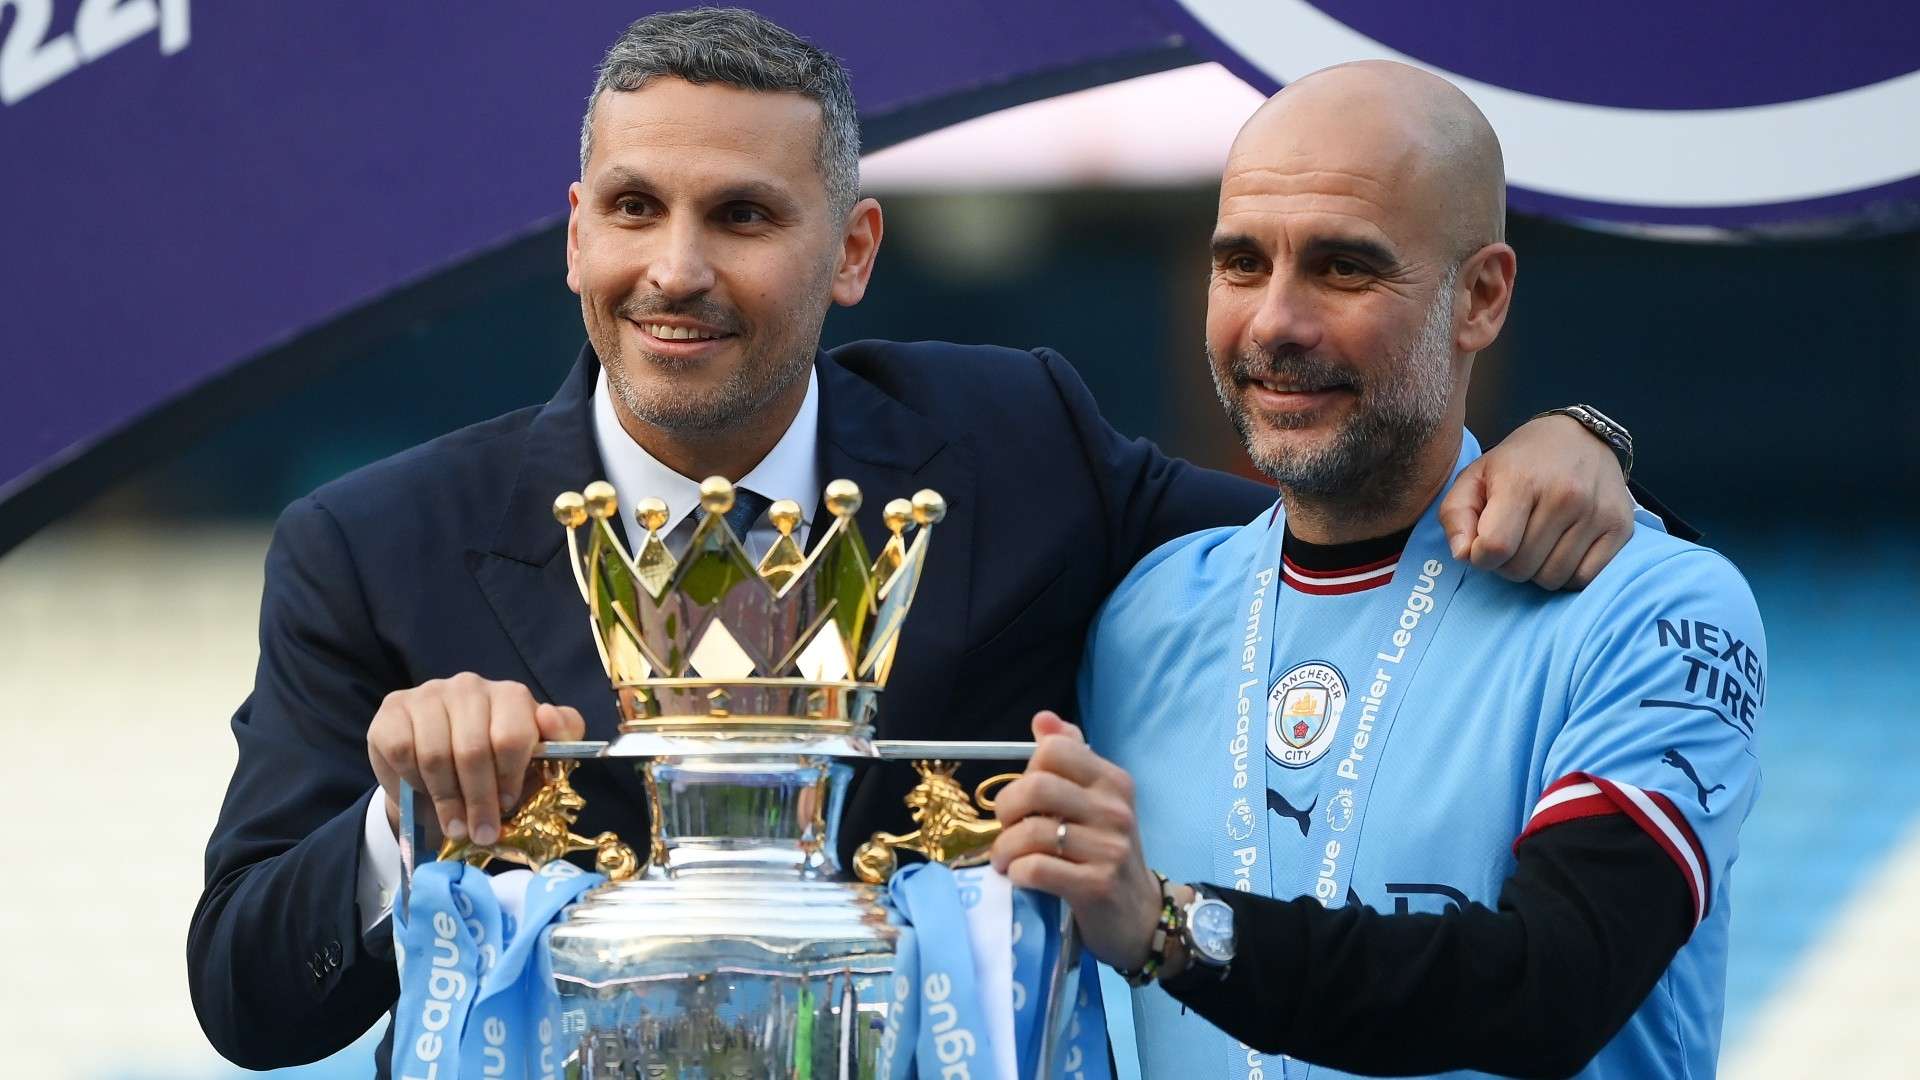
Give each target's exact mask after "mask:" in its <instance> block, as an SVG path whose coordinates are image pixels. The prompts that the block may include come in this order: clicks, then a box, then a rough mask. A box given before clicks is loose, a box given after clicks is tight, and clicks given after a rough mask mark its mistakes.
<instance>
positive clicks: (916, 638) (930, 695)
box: [815, 353, 977, 739]
mask: <svg viewBox="0 0 1920 1080" xmlns="http://www.w3.org/2000/svg"><path fill="white" fill-rule="evenodd" d="M819 372H820V464H821V469H820V475H821V479H822V480H823V481H830V480H838V479H847V480H852V481H853V482H854V483H856V484H858V485H860V491H861V493H862V495H863V496H864V497H865V498H864V502H863V505H862V507H861V511H860V514H859V521H860V532H861V535H862V537H863V538H864V539H865V540H866V542H867V547H868V549H869V550H870V551H872V552H875V553H878V551H879V550H880V546H881V545H882V544H883V543H885V542H886V539H887V528H886V524H885V523H884V522H883V521H882V520H881V514H880V508H881V507H882V506H885V505H886V503H887V502H888V501H889V500H892V499H901V498H910V497H911V496H912V495H913V493H914V492H915V491H918V490H920V489H921V488H932V489H933V490H935V491H937V492H939V493H940V494H941V495H942V496H944V497H945V498H946V500H947V507H948V509H947V516H946V520H944V521H943V522H941V524H940V525H938V526H937V527H935V529H934V531H933V533H934V534H933V538H932V541H931V546H930V548H929V551H928V556H927V566H926V570H925V574H924V576H923V577H922V578H921V581H920V587H919V590H918V591H917V593H916V594H915V598H914V604H913V611H912V612H911V613H909V615H908V617H907V622H906V626H905V627H904V629H903V630H902V631H901V640H900V648H899V652H898V654H897V658H896V660H895V662H894V668H893V673H892V676H891V677H890V678H889V679H888V685H889V686H890V687H892V688H893V689H890V690H888V691H887V692H885V693H883V694H881V695H880V720H879V725H878V726H879V732H878V733H879V734H880V735H881V736H882V737H885V738H896V739H904V738H935V737H939V736H940V728H941V725H942V724H943V722H944V720H945V719H946V718H945V716H944V715H943V714H944V712H945V709H944V703H945V702H946V701H948V700H950V698H951V694H952V691H953V680H954V675H955V668H956V667H957V666H958V662H959V659H960V656H961V654H962V653H963V652H964V651H965V645H966V626H967V618H968V597H969V595H970V588H969V585H970V578H971V572H972V562H973V559H972V548H973V531H974V528H975V521H976V520H977V514H976V510H977V504H976V501H975V499H974V478H973V465H972V463H971V461H969V460H968V459H967V456H966V454H965V452H964V448H963V447H962V446H961V445H960V444H959V443H958V442H957V441H954V440H951V439H949V438H948V437H947V436H946V435H945V433H943V432H941V431H939V430H937V429H935V428H934V427H933V425H932V422H931V421H929V420H928V419H927V418H926V417H924V416H922V415H920V414H919V413H916V412H914V411H913V410H912V409H909V408H907V407H906V406H905V405H903V404H901V403H900V402H899V401H897V400H895V399H893V398H892V397H889V396H887V395H886V394H885V393H883V392H882V391H881V390H880V389H879V388H878V387H875V386H874V385H873V384H872V383H870V382H868V381H867V380H866V379H864V378H862V377H860V376H859V375H858V374H856V373H855V372H852V371H849V370H848V369H847V368H846V367H844V366H843V365H842V364H841V363H840V362H839V360H837V359H836V358H834V357H833V356H831V355H829V354H825V353H823V354H821V356H820V360H819ZM824 531H825V530H824V529H816V530H815V535H818V534H819V533H821V532H824ZM959 734H960V733H957V732H947V733H946V736H947V737H955V736H957V735H959Z"/></svg>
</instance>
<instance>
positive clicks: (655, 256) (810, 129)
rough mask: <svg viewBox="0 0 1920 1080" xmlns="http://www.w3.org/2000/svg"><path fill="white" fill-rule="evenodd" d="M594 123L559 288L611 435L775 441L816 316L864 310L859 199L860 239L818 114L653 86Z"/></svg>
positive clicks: (603, 106)
mask: <svg viewBox="0 0 1920 1080" xmlns="http://www.w3.org/2000/svg"><path fill="white" fill-rule="evenodd" d="M592 123H593V152H592V156H591V158H590V159H589V160H588V162H587V166H586V168H585V169H584V170H583V175H582V177H581V179H580V181H579V182H578V183H576V184H574V185H573V187H572V189H571V190H570V192H569V198H570V203H571V207H572V212H571V216H570V218H569V220H568V225H567V284H568V286H569V287H570V288H572V289H573V291H574V292H576V293H578V294H579V296H580V312H581V316H582V318H583V319H584V321H585V323H586V329H587V337H588V340H589V341H590V342H591V343H592V345H593V348H594V351H595V352H596V353H597V354H598V355H599V357H600V360H601V363H602V364H603V365H604V366H605V368H606V372H607V381H608V384H609V385H610V386H611V387H612V388H613V391H614V395H615V398H616V402H617V405H618V407H619V410H620V411H621V412H623V413H625V414H626V415H624V416H623V417H622V422H623V425H625V426H628V427H629V430H632V427H633V423H632V422H633V421H638V422H639V424H641V425H643V426H644V427H645V428H652V429H655V430H657V431H659V432H661V433H663V434H665V435H667V436H669V437H671V436H694V437H711V436H713V435H716V434H723V433H725V432H728V431H733V430H742V429H745V428H748V427H750V426H753V427H756V428H764V427H766V426H767V423H771V424H772V429H773V431H774V432H775V434H776V435H777V432H778V431H779V430H782V429H784V427H785V426H786V425H785V420H786V419H788V418H790V417H791V415H792V413H793V411H794V410H796V409H797V408H798V407H799V403H800V399H801V398H802V397H803V396H804V394H805V389H806V374H807V371H808V369H809V367H810V366H811V364H812V362H813V356H814V352H815V350H816V349H817V348H818V346H819V339H820V325H821V322H822V320H823V319H824V318H825V317H826V312H827V308H828V306H829V305H830V304H832V303H834V302H839V303H843V304H851V303H855V302H857V301H858V300H859V299H860V296H861V295H862V293H863V292H864V290H865V287H866V280H867V273H868V271H869V269H870V268H871V265H872V262H871V260H872V254H873V249H874V248H876V247H877V245H878V243H879V222H878V218H879V210H878V207H877V206H876V205H875V204H873V203H872V202H871V200H866V201H863V202H862V203H861V204H860V205H858V206H856V207H855V208H854V211H853V214H852V217H851V220H852V221H854V222H856V223H861V225H862V227H861V228H853V229H850V227H849V221H848V220H843V219H842V218H840V217H839V216H837V215H834V214H833V213H832V211H831V209H830V207H829V203H828V198H827V191H826V186H825V182H824V180H823V178H822V175H821V171H820V166H819V163H818V158H817V148H818V147H819V145H820V123H821V120H820V107H819V105H818V104H816V103H815V102H813V101H812V100H810V99H808V98H806V97H803V96H801V95H800V94H793V93H757V92H754V91H750V90H743V89H739V88H736V87H732V86H726V85H721V84H704V85H696V84H693V83H689V82H686V81H684V80H681V79H676V78H670V77H662V78H656V79H654V80H652V81H651V82H648V83H647V84H646V85H645V86H643V87H642V88H640V89H638V90H633V91H624V92H611V93H606V94H603V95H602V96H601V98H600V100H599V103H598V105H597V106H596V109H595V112H594V116H593V120H592ZM866 225H870V229H866V228H864V226H866ZM868 232H870V233H871V235H870V236H868V235H867V233H868ZM854 233H859V234H860V235H858V236H856V235H854ZM763 421H764V422H765V423H763ZM768 445H769V446H770V445H771V442H769V443H768Z"/></svg>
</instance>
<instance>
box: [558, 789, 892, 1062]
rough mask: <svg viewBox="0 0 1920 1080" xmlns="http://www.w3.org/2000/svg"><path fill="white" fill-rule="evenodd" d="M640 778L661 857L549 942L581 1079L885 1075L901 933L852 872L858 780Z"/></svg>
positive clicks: (587, 903)
mask: <svg viewBox="0 0 1920 1080" xmlns="http://www.w3.org/2000/svg"><path fill="white" fill-rule="evenodd" d="M615 767H620V766H619V765H616V766H615ZM638 768H639V769H640V771H641V773H642V775H643V776H644V777H645V780H646V784H647V792H648V796H649V799H650V801H651V802H652V806H653V808H654V810H655V815H654V819H653V849H652V850H653V859H652V861H651V862H650V864H649V865H648V867H647V869H646V871H645V872H644V873H643V874H642V875H641V876H640V877H638V878H636V879H634V880H629V881H621V882H610V883H608V884H607V885H606V886H604V887H602V888H600V889H597V890H595V891H594V892H593V893H591V894H590V895H588V896H587V897H586V898H585V899H584V900H583V901H582V902H581V903H580V904H578V905H577V906H575V907H574V908H573V909H572V911H571V912H569V913H568V916H567V919H566V921H565V922H564V923H562V924H561V925H559V926H557V927H555V928H554V930H553V933H552V936H551V938H550V940H549V948H550V951H551V956H552V963H553V975H554V980H555V982H556V983H557V985H558V987H559V990H560V995H561V1001H562V1009H563V1013H562V1025H563V1030H564V1031H565V1032H567V1034H568V1035H569V1036H570V1037H572V1036H577V1037H578V1040H579V1041H578V1044H577V1045H578V1047H579V1049H578V1053H577V1061H578V1064H579V1070H580V1071H579V1075H581V1076H583V1077H594V1078H602V1077H604V1078H609V1080H610V1078H614V1077H623V1078H624V1077H649V1078H651V1077H681V1078H695V1077H698V1078H710V1077H715V1078H717V1077H755V1078H759V1077H768V1078H771V1077H783V1078H784V1077H794V1076H814V1077H869V1076H874V1075H877V1074H876V1071H875V1070H876V1063H877V1062H878V1060H879V1057H880V1036H881V1031H882V1028H883V1027H884V1025H885V1022H886V1017H887V1009H888V1007H889V1005H890V1004H891V1002H892V999H893V992H894V986H893V979H892V975H893V970H894V961H895V948H896V946H897V944H898V942H899V938H900V934H899V931H898V929H896V928H895V927H894V926H892V925H891V924H890V923H889V922H888V919H887V909H886V906H885V904H884V897H883V889H882V888H881V887H879V886H874V885H866V884H859V883H855V882H850V881H846V880H842V879H841V878H840V876H839V875H838V873H837V870H838V868H837V866H836V865H835V858H834V855H833V852H834V850H835V847H834V844H835V841H836V839H837V833H838V825H839V817H840V809H841V807H842V805H843V802H844V796H845V793H846V787H847V781H848V779H849V778H850V776H851V773H852V770H851V768H850V767H849V766H848V765H847V764H845V763H844V762H842V761H839V760H836V759H834V758H832V757H828V756H821V755H802V754H793V755H765V756H762V755H758V754H745V755H725V756H704V755H688V756H683V757H671V758H654V759H650V760H646V761H644V762H642V763H641V764H639V765H638Z"/></svg>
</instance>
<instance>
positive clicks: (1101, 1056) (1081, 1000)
mask: <svg viewBox="0 0 1920 1080" xmlns="http://www.w3.org/2000/svg"><path fill="white" fill-rule="evenodd" d="M1068 978H1070V979H1073V980H1074V981H1075V983H1076V984H1077V985H1075V987H1074V988H1073V991H1072V994H1073V996H1072V998H1071V999H1070V1004H1069V1011H1070V1012H1071V1014H1072V1017H1071V1019H1070V1020H1069V1021H1068V1022H1067V1038H1066V1042H1065V1044H1064V1045H1063V1046H1062V1047H1061V1051H1060V1056H1059V1060H1058V1061H1057V1062H1056V1065H1057V1067H1056V1068H1055V1069H1054V1070H1053V1075H1054V1076H1057V1077H1060V1078H1061V1080H1112V1078H1113V1070H1112V1069H1111V1068H1109V1067H1108V1066H1109V1062H1108V1061H1107V1013H1106V1009H1105V1007H1104V1005H1103V1004H1102V1002H1101V999H1100V965H1099V963H1098V962H1097V961H1095V960H1094V958H1093V957H1092V956H1090V955H1089V956H1084V957H1082V958H1081V961H1080V966H1079V970H1078V971H1077V972H1076V973H1074V974H1071V975H1069V976H1068Z"/></svg>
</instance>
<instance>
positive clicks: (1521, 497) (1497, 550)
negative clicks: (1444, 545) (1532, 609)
mask: <svg viewBox="0 0 1920 1080" xmlns="http://www.w3.org/2000/svg"><path fill="white" fill-rule="evenodd" d="M1440 524H1441V525H1442V526H1443V527H1444V528H1445V529H1446V530H1447V542H1448V544H1449V546H1451V547H1452V549H1453V557H1454V558H1456V559H1466V560H1468V561H1470V562H1472V563H1473V565H1475V566H1477V567H1479V568H1480V569H1482V570H1491V571H1493V572H1494V573H1496V574H1499V575H1500V576H1501V577H1504V578H1506V579H1507V580H1508V581H1532V582H1533V583H1534V584H1535V585H1538V586H1540V587H1541V588H1543V589H1564V588H1573V589H1579V588H1584V587H1585V586H1586V585H1587V583H1589V582H1591V581H1592V580H1593V578H1594V575H1596V574H1598V573H1599V572H1600V570H1601V568H1603V567H1605V566H1606V565H1607V563H1609V562H1611V561H1612V559H1613V557H1614V556H1615V555H1617V554H1619V553H1620V549H1621V548H1622V547H1624V546H1626V543H1627V540H1628V539H1630V538H1631V537H1632V536H1633V496H1632V495H1630V494H1629V493H1628V492H1627V480H1626V477H1625V476H1623V475H1622V474H1621V472H1620V462H1619V460H1618V459H1616V458H1615V457H1614V454H1613V451H1612V450H1611V449H1609V448H1608V447H1607V444H1606V443H1603V442H1601V441H1600V440H1599V439H1596V438H1594V437H1593V435H1592V434H1591V433H1589V432H1588V431H1587V429H1586V428H1583V427H1581V426H1580V424H1579V423H1578V422H1577V421H1574V420H1571V419H1569V418H1567V417H1565V416H1543V417H1540V418H1539V419H1536V420H1532V421H1529V422H1528V423H1526V424H1523V425H1522V426H1521V427H1520V428H1519V429H1518V430H1516V431H1515V432H1514V433H1513V434H1511V435H1509V436H1507V438H1506V440H1505V441H1503V442H1501V443H1500V445H1498V446H1495V447H1494V448H1493V449H1491V450H1488V451H1487V452H1486V453H1485V454H1483V455H1481V456H1480V457H1479V458H1478V459H1476V460H1475V461H1474V462H1473V463H1472V464H1470V465H1468V466H1467V467H1466V468H1465V469H1464V470H1462V471H1461V473H1460V479H1459V480H1458V481H1456V482H1455V483H1454V485H1453V489H1452V490H1451V491H1449V492H1447V497H1446V499H1445V500H1444V501H1442V502H1441V503H1440Z"/></svg>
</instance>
